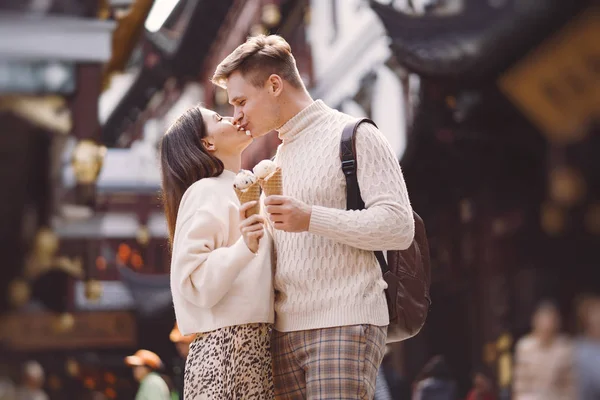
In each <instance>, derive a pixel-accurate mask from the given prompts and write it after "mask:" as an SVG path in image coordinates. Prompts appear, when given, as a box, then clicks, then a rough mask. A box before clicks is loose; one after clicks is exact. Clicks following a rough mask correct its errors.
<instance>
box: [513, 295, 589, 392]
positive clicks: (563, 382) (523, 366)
mask: <svg viewBox="0 0 600 400" xmlns="http://www.w3.org/2000/svg"><path fill="white" fill-rule="evenodd" d="M560 323H561V318H560V313H559V311H558V308H557V307H556V306H555V305H554V304H553V303H551V302H547V301H545V302H542V303H541V304H540V305H539V306H538V308H537V310H536V311H535V313H534V314H533V318H532V327H533V329H532V332H531V333H530V334H529V335H527V336H525V337H523V338H521V339H520V340H519V341H518V342H517V345H516V350H515V371H514V376H513V380H514V382H513V397H512V398H513V399H515V400H571V399H576V398H577V386H576V380H575V366H574V354H573V346H572V343H571V341H570V340H569V339H568V338H567V337H565V336H562V335H561V334H560Z"/></svg>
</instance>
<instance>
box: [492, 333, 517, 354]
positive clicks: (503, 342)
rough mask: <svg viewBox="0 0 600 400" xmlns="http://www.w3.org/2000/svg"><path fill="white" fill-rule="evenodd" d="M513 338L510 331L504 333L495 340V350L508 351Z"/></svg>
mask: <svg viewBox="0 0 600 400" xmlns="http://www.w3.org/2000/svg"><path fill="white" fill-rule="evenodd" d="M512 343H513V339H512V335H511V334H510V333H505V334H503V335H502V336H500V337H499V338H498V340H496V350H498V351H509V350H510V346H512Z"/></svg>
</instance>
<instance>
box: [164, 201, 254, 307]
mask: <svg viewBox="0 0 600 400" xmlns="http://www.w3.org/2000/svg"><path fill="white" fill-rule="evenodd" d="M229 217H230V212H229V210H228V207H226V206H224V205H223V202H221V203H220V204H219V203H217V202H215V201H205V202H204V204H202V205H201V206H200V207H198V208H197V209H196V210H195V211H194V213H193V214H192V216H191V217H189V218H188V219H187V220H186V221H185V222H184V223H183V226H182V227H181V228H180V231H179V234H178V237H177V238H176V239H175V242H176V243H174V246H173V250H174V251H173V261H172V266H171V274H172V281H173V282H172V284H173V285H175V286H176V288H177V289H178V290H179V291H180V292H181V294H182V296H183V298H185V299H186V300H187V301H189V302H191V303H193V304H195V305H196V306H198V307H203V308H211V307H213V306H214V305H216V304H217V303H218V302H219V301H220V300H221V299H222V298H223V296H225V294H226V293H227V292H228V291H229V289H230V288H231V285H232V284H233V282H234V281H235V279H236V278H237V276H238V274H239V273H240V271H241V270H242V269H243V268H244V266H246V265H247V264H248V263H249V262H250V261H251V260H252V258H253V257H254V256H255V254H254V253H252V252H251V251H250V249H249V248H248V246H246V243H245V242H244V239H243V237H241V236H240V238H239V239H238V240H237V241H236V242H235V243H234V244H233V245H231V246H229V247H227V246H226V245H227V240H228V236H229V232H228V227H229V226H230V221H229Z"/></svg>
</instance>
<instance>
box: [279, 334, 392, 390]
mask: <svg viewBox="0 0 600 400" xmlns="http://www.w3.org/2000/svg"><path fill="white" fill-rule="evenodd" d="M386 337H387V327H386V326H383V327H380V326H374V325H350V326H339V327H334V328H322V329H314V330H308V331H297V332H277V331H274V334H273V338H272V342H271V352H272V355H273V380H274V384H275V398H276V399H282V400H296V399H310V400H317V399H336V400H342V399H346V400H356V399H369V400H370V399H373V396H374V395H375V381H376V380H377V370H378V369H379V365H380V364H381V360H382V359H383V354H384V350H385V341H386Z"/></svg>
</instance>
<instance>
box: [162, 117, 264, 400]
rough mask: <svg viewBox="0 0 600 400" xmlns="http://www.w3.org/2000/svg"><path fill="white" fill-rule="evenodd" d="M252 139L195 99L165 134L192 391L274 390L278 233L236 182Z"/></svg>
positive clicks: (176, 289) (240, 394)
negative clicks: (274, 241) (271, 232)
mask: <svg viewBox="0 0 600 400" xmlns="http://www.w3.org/2000/svg"><path fill="white" fill-rule="evenodd" d="M251 142H252V137H251V136H248V135H246V132H243V131H241V130H240V129H238V128H237V127H236V126H234V125H233V124H232V121H231V119H229V118H224V117H221V116H220V115H218V114H217V113H215V112H213V111H210V110H207V109H204V108H201V107H194V108H192V109H190V110H188V111H187V112H185V113H184V114H183V115H182V116H181V117H179V119H178V120H177V121H176V122H175V123H174V124H173V125H172V126H171V127H170V128H169V130H168V131H167V133H166V134H165V135H164V137H163V139H162V142H161V145H160V147H161V149H160V152H161V164H162V189H163V196H164V208H165V214H166V217H167V223H168V227H169V235H170V240H171V251H172V260H171V291H172V294H173V304H174V306H175V315H176V317H177V324H178V327H179V329H180V331H181V333H182V334H183V335H189V334H196V338H195V339H194V341H193V342H192V343H191V345H190V349H189V355H188V357H187V361H186V367H185V377H184V381H185V382H184V398H185V399H239V398H244V399H270V398H272V397H273V383H272V373H271V357H270V352H269V346H270V342H269V339H270V324H271V323H272V322H273V289H272V269H271V250H272V245H271V240H270V238H269V237H268V236H265V230H264V220H263V218H262V217H261V216H260V215H253V216H251V217H249V218H245V212H246V210H247V209H249V208H251V207H252V206H254V205H255V204H256V203H255V202H249V203H246V204H244V205H243V206H241V207H240V203H239V200H238V198H237V196H236V194H235V192H234V189H233V180H234V178H235V176H236V171H239V169H240V166H241V154H242V151H243V150H244V149H245V148H246V147H247V146H248V145H249V144H250V143H251Z"/></svg>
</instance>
